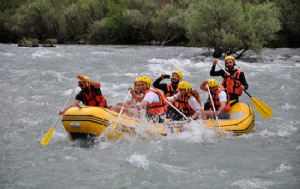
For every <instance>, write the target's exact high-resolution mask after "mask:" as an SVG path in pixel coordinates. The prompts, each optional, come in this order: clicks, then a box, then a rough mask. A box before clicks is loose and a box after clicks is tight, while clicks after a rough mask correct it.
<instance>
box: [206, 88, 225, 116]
mask: <svg viewBox="0 0 300 189" xmlns="http://www.w3.org/2000/svg"><path fill="white" fill-rule="evenodd" d="M221 91H225V93H226V95H227V102H226V107H225V109H224V110H223V112H224V113H226V112H229V111H230V102H229V94H228V93H227V91H226V89H225V88H224V87H220V88H219V89H218V90H217V91H216V92H215V94H213V95H212V99H213V101H214V106H215V108H216V111H218V110H219V108H220V106H221V103H220V100H219V94H220V92H221ZM209 105H210V107H213V106H212V103H211V100H210V101H209Z"/></svg>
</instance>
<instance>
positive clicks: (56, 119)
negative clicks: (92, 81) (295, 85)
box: [54, 83, 78, 127]
mask: <svg viewBox="0 0 300 189" xmlns="http://www.w3.org/2000/svg"><path fill="white" fill-rule="evenodd" d="M77 86H78V84H77V83H76V85H75V87H74V89H73V91H72V93H71V94H70V96H69V98H68V100H67V101H66V103H65V105H64V107H63V110H65V108H66V106H67V104H68V103H69V101H70V99H71V97H72V95H73V93H74V91H75V89H76V88H77ZM59 118H60V115H59V116H58V117H57V119H56V122H55V124H54V127H55V126H56V124H57V122H58V120H59Z"/></svg>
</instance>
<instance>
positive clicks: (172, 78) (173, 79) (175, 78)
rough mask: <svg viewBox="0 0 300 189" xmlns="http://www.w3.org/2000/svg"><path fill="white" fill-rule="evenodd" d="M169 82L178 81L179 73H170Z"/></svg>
mask: <svg viewBox="0 0 300 189" xmlns="http://www.w3.org/2000/svg"><path fill="white" fill-rule="evenodd" d="M171 82H172V83H178V82H179V75H178V74H177V73H172V77H171Z"/></svg>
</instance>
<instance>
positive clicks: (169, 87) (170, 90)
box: [165, 83, 180, 109]
mask: <svg viewBox="0 0 300 189" xmlns="http://www.w3.org/2000/svg"><path fill="white" fill-rule="evenodd" d="M178 92H179V89H178V88H176V89H175V90H174V88H173V86H172V84H171V83H167V92H166V94H165V97H171V96H173V95H175V94H177V93H178ZM172 104H173V106H175V107H176V108H177V109H178V108H179V107H180V106H179V103H178V102H177V101H175V102H173V103H172ZM168 106H169V104H168Z"/></svg>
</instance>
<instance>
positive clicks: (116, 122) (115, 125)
mask: <svg viewBox="0 0 300 189" xmlns="http://www.w3.org/2000/svg"><path fill="white" fill-rule="evenodd" d="M121 114H122V111H120V113H119V115H118V118H117V120H116V121H115V124H114V126H113V128H112V131H114V130H115V128H116V127H117V125H118V122H119V119H120V116H121Z"/></svg>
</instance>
